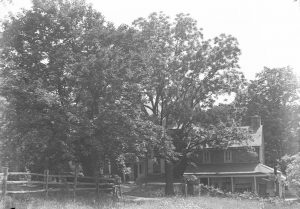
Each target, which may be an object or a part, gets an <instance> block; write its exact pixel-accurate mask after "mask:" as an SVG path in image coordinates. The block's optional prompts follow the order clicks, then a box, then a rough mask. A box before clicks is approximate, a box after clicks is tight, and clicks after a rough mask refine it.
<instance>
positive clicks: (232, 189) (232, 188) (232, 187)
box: [231, 177, 234, 193]
mask: <svg viewBox="0 0 300 209" xmlns="http://www.w3.org/2000/svg"><path fill="white" fill-rule="evenodd" d="M231 192H232V193H233V192H234V184H233V177H231Z"/></svg>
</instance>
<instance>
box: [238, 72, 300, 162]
mask: <svg viewBox="0 0 300 209" xmlns="http://www.w3.org/2000/svg"><path fill="white" fill-rule="evenodd" d="M299 99H300V98H299V81H298V79H297V76H296V75H295V73H294V72H293V70H292V69H291V68H289V67H286V68H272V69H271V68H267V67H265V68H264V70H263V71H262V72H260V73H258V74H257V75H256V78H255V80H253V81H251V82H250V84H249V87H248V89H247V91H245V92H243V93H242V94H240V95H239V96H238V99H237V100H238V101H239V102H238V103H237V104H238V106H244V107H246V108H247V110H246V112H245V119H247V118H249V116H252V115H260V116H261V118H262V123H263V125H264V128H263V133H264V140H265V155H266V164H268V165H270V166H275V165H276V164H277V163H278V161H279V160H280V158H281V157H282V156H284V155H285V154H295V152H298V150H295V149H294V148H297V147H298V146H299V142H300V140H299V136H300V135H299V130H300V129H299V128H300V127H299V121H300V115H299V114H300V112H299Z"/></svg>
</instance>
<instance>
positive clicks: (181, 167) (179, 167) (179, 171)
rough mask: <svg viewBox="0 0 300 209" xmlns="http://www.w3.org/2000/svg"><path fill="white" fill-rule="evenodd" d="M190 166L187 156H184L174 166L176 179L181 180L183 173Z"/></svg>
mask: <svg viewBox="0 0 300 209" xmlns="http://www.w3.org/2000/svg"><path fill="white" fill-rule="evenodd" d="M187 165H188V159H187V157H186V156H183V157H182V158H180V159H179V161H178V162H177V163H176V165H175V166H174V178H175V179H181V178H182V176H183V173H184V171H185V169H186V167H187Z"/></svg>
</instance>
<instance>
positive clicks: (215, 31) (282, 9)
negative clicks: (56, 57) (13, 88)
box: [0, 0, 300, 80]
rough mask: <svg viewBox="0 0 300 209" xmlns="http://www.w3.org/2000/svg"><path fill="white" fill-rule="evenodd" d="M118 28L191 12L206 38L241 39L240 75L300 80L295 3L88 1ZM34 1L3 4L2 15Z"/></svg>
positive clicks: (299, 14)
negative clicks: (273, 74)
mask: <svg viewBox="0 0 300 209" xmlns="http://www.w3.org/2000/svg"><path fill="white" fill-rule="evenodd" d="M87 1H88V2H90V3H91V4H92V5H93V6H94V8H95V9H96V10H98V11H100V12H101V13H102V14H103V15H104V16H105V18H106V20H108V21H110V22H113V23H114V24H115V25H116V26H118V25H120V24H124V23H125V24H131V23H132V22H133V20H135V19H137V18H139V17H147V16H148V15H149V14H150V13H152V12H160V11H162V12H164V13H165V14H167V15H169V16H170V17H171V18H174V17H175V15H176V14H178V13H189V14H190V16H191V17H192V18H194V19H195V20H197V22H198V26H199V27H201V28H203V34H204V38H213V37H215V36H217V35H219V34H221V33H225V34H231V35H233V36H234V37H236V38H237V40H238V41H239V47H240V49H241V51H242V55H241V56H240V62H239V63H240V67H241V69H240V70H241V71H242V72H243V73H244V74H245V76H246V78H247V79H249V80H251V79H254V77H255V74H256V73H258V72H260V71H262V70H263V67H264V66H266V67H269V68H275V67H276V68H279V67H287V66H290V67H291V68H293V69H294V71H295V72H296V73H297V75H299V76H300V3H299V2H295V1H294V0H184V1H183V0H87ZM30 5H31V4H30V0H13V3H12V4H11V5H8V4H7V5H6V6H5V5H2V6H1V8H0V17H4V16H5V14H7V13H8V12H9V11H13V12H15V11H17V10H18V9H19V8H21V7H25V8H29V7H30Z"/></svg>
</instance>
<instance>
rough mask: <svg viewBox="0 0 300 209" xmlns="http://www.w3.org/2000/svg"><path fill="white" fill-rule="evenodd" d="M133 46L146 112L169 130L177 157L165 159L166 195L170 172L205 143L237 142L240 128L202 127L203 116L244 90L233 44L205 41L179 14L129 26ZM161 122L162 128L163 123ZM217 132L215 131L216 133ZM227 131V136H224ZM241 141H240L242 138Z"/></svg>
mask: <svg viewBox="0 0 300 209" xmlns="http://www.w3.org/2000/svg"><path fill="white" fill-rule="evenodd" d="M133 27H134V28H135V29H136V30H137V33H136V36H135V43H134V44H135V46H136V49H137V51H138V54H139V57H140V60H141V62H142V65H141V68H140V70H138V71H136V72H135V73H136V74H137V75H139V74H140V75H141V76H140V77H141V82H140V83H141V90H142V91H141V98H142V99H143V100H142V104H143V108H144V113H145V114H146V115H147V116H148V118H150V119H151V120H152V121H153V122H154V123H155V124H158V125H162V126H164V128H165V129H167V130H168V131H167V134H166V136H168V137H171V138H173V145H174V146H175V151H176V153H177V158H172V157H169V156H168V155H166V156H164V157H165V159H166V177H167V178H166V180H167V182H166V183H167V184H166V194H173V188H172V176H173V167H174V165H175V166H178V168H177V169H176V171H179V173H178V174H177V176H180V175H182V173H183V172H184V169H185V167H186V165H187V162H188V160H187V158H188V156H189V155H190V154H191V153H193V152H194V151H195V150H197V149H199V148H200V147H203V146H205V144H209V143H212V144H214V145H216V144H218V143H219V144H220V145H221V144H222V145H224V146H226V144H227V143H230V141H234V140H238V139H239V133H238V129H236V127H235V128H228V129H226V126H225V127H224V126H223V125H220V124H219V125H220V127H222V131H223V132H222V133H220V132H221V131H220V132H218V130H220V129H218V128H216V126H209V125H208V124H205V122H204V120H203V117H201V113H204V112H205V111H206V110H208V109H210V108H211V107H212V106H213V104H214V102H215V101H216V100H217V98H218V95H222V94H225V93H232V92H236V91H237V90H238V89H239V88H241V87H242V85H243V81H244V78H243V75H242V73H240V72H239V71H238V68H239V66H238V57H239V55H240V50H239V48H238V42H237V40H236V39H235V38H234V37H232V36H230V35H224V34H221V35H220V36H218V37H215V38H213V39H208V40H206V39H204V38H203V34H202V30H201V29H200V28H198V27H197V23H196V21H195V20H194V19H192V18H191V17H189V16H188V15H185V14H178V15H177V16H176V18H175V20H174V21H171V20H170V18H169V17H168V16H166V15H165V14H163V13H159V14H158V13H153V14H151V15H150V16H149V17H148V18H147V19H145V18H139V19H137V20H136V21H134V23H133ZM163 121H165V123H163ZM220 127H219V128H220ZM225 132H226V134H225ZM241 138H242V137H241Z"/></svg>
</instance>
